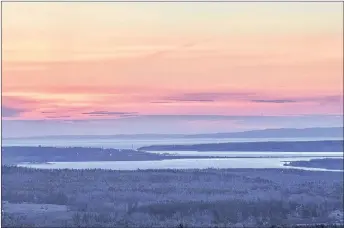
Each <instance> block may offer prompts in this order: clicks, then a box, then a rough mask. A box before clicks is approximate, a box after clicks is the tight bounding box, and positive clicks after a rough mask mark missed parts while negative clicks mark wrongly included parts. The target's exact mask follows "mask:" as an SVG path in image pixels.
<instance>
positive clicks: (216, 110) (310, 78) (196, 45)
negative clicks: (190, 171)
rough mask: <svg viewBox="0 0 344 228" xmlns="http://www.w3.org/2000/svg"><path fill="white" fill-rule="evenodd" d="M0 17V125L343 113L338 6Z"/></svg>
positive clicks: (183, 6)
mask: <svg viewBox="0 0 344 228" xmlns="http://www.w3.org/2000/svg"><path fill="white" fill-rule="evenodd" d="M2 12H3V15H2V17H3V22H2V23H3V76H2V77H3V85H2V89H3V91H2V95H3V104H2V107H3V119H4V120H18V121H19V120H50V119H54V120H56V119H61V120H78V119H80V120H88V119H114V118H115V119H117V118H132V117H134V116H140V115H228V116H230V115H232V116H233V115H235V116H250V115H253V116H256V115H272V116H293V115H341V114H342V113H343V109H342V103H343V98H342V96H343V87H342V85H343V24H342V23H343V22H342V19H343V11H342V7H341V3H250V4H248V3H233V2H232V3H10V2H6V3H3V9H2ZM220 125H221V124H220ZM201 126H204V128H208V127H209V123H203V124H201ZM214 126H215V125H214ZM201 128H202V127H201Z"/></svg>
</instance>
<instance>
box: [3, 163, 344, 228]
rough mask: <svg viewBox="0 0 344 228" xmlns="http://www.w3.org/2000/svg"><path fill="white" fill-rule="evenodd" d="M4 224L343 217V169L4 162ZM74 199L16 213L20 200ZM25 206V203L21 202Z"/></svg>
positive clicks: (204, 223) (256, 222) (279, 221)
mask: <svg viewBox="0 0 344 228" xmlns="http://www.w3.org/2000/svg"><path fill="white" fill-rule="evenodd" d="M2 172H3V177H2V178H3V185H2V197H3V198H2V200H4V201H7V202H8V203H7V204H6V207H5V208H7V209H6V210H7V211H6V210H5V211H4V215H5V217H3V224H5V225H7V226H17V227H18V226H19V225H23V224H24V225H27V226H28V225H30V224H31V225H36V226H43V227H51V226H64V227H177V226H179V225H180V224H182V225H183V226H184V225H186V227H242V226H246V227H257V226H258V227H259V226H262V227H267V226H271V225H283V224H285V225H289V226H291V225H296V224H314V223H336V222H341V221H342V219H343V218H342V213H343V211H342V208H343V184H342V178H343V174H342V173H332V172H309V171H302V170H279V169H222V170H217V169H206V170H142V171H140V170H138V171H115V170H100V169H99V170H96V169H95V170H69V169H65V170H39V169H30V168H19V167H13V166H3V167H2ZM24 202H26V203H29V204H32V205H47V207H49V205H50V204H54V205H66V206H67V208H68V210H66V211H64V212H63V211H62V212H61V211H59V212H54V213H53V212H50V213H45V214H41V215H40V214H39V213H36V212H35V211H34V210H28V211H27V213H26V215H25V216H23V215H22V214H21V215H19V214H18V213H16V210H17V209H16V207H18V204H19V203H24ZM20 208H21V209H22V208H23V207H20Z"/></svg>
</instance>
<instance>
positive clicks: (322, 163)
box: [284, 158, 344, 170]
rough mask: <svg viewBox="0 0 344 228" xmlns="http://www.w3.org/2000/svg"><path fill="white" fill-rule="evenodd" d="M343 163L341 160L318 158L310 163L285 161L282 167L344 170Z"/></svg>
mask: <svg viewBox="0 0 344 228" xmlns="http://www.w3.org/2000/svg"><path fill="white" fill-rule="evenodd" d="M343 162H344V159H343V158H319V159H311V160H310V161H286V163H284V166H291V167H302V168H321V169H328V170H344V168H343V166H344V165H343Z"/></svg>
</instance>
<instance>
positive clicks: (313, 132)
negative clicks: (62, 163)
mask: <svg viewBox="0 0 344 228" xmlns="http://www.w3.org/2000/svg"><path fill="white" fill-rule="evenodd" d="M343 130H344V128H343V127H327V128H325V127H324V128H321V127H317V128H302V129H301V128H280V129H264V130H252V131H243V132H228V133H206V134H128V135H124V134H117V135H47V136H33V137H11V138H9V137H8V138H3V139H173V138H190V139H195V138H307V137H313V138H330V137H336V138H343Z"/></svg>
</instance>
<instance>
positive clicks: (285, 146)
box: [139, 140, 344, 152]
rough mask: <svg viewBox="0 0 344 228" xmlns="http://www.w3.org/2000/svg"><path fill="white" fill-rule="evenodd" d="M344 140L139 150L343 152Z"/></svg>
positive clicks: (225, 144) (165, 146)
mask: <svg viewBox="0 0 344 228" xmlns="http://www.w3.org/2000/svg"><path fill="white" fill-rule="evenodd" d="M343 143H344V141H343V140H324V141H296V142H289V141H288V142H231V143H209V144H195V145H155V146H146V147H141V148H139V150H143V151H144V150H154V151H163V150H169V151H179V150H193V151H257V152H259V151H274V152H285V151H288V152H305V151H307V152H329V151H330V152H342V151H343V149H344V144H343Z"/></svg>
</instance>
